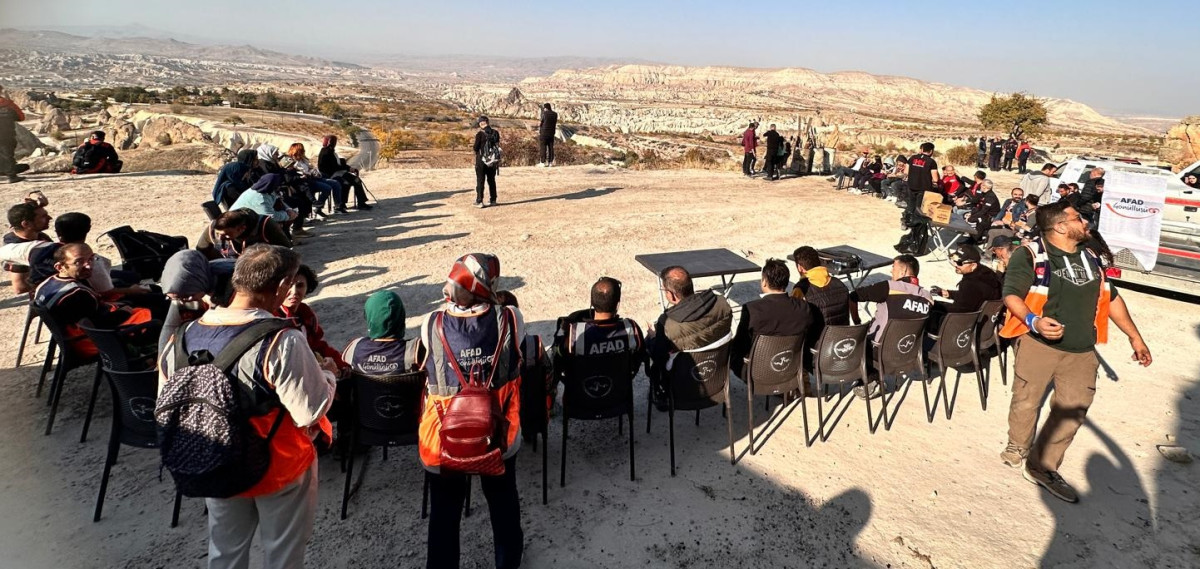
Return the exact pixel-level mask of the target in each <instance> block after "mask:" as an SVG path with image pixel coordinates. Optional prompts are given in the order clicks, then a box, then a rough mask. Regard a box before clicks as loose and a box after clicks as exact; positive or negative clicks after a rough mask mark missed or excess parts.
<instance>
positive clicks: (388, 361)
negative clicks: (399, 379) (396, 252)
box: [342, 290, 423, 375]
mask: <svg viewBox="0 0 1200 569" xmlns="http://www.w3.org/2000/svg"><path fill="white" fill-rule="evenodd" d="M363 312H364V314H365V315H366V318H367V335H366V336H365V337H359V338H355V339H353V340H351V341H350V343H349V344H347V345H346V349H345V350H342V359H344V360H346V362H347V363H349V364H350V369H352V370H353V371H355V372H357V373H361V374H363V375H394V374H399V373H405V372H409V371H413V370H415V369H417V368H418V367H420V364H421V360H422V359H423V358H422V357H420V356H421V355H423V354H418V350H419V349H420V343H419V342H417V341H416V340H408V339H406V338H405V337H404V319H405V317H406V314H405V311H404V301H403V300H401V299H400V295H398V294H396V293H395V292H393V291H390V290H380V291H376V292H374V293H373V294H371V296H369V297H367V302H366V303H365V304H364V305H363Z"/></svg>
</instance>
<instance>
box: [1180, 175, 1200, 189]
mask: <svg viewBox="0 0 1200 569" xmlns="http://www.w3.org/2000/svg"><path fill="white" fill-rule="evenodd" d="M1183 183H1184V184H1187V186H1188V187H1191V188H1196V189H1200V175H1197V174H1196V173H1195V172H1189V173H1188V175H1186V176H1184V177H1183Z"/></svg>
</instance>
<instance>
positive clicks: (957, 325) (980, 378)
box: [929, 312, 990, 419]
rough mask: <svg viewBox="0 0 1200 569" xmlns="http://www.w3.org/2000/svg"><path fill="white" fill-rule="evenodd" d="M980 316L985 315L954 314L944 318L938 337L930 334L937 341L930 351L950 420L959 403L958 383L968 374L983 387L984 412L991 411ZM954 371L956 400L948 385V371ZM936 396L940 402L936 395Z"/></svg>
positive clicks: (981, 392)
mask: <svg viewBox="0 0 1200 569" xmlns="http://www.w3.org/2000/svg"><path fill="white" fill-rule="evenodd" d="M980 314H981V312H952V313H950V314H947V315H946V316H945V317H943V318H942V324H941V327H939V328H938V333H937V334H929V337H930V338H933V339H934V343H933V347H931V348H930V349H929V362H930V364H932V365H933V366H936V367H937V370H938V373H937V374H938V376H939V377H941V383H940V385H939V386H938V389H941V390H942V397H943V399H942V402H943V403H944V404H945V409H944V410H945V413H946V418H947V419H949V418H950V417H951V415H952V414H953V413H954V401H957V400H958V380H959V379H960V378H961V377H962V374H963V373H964V372H965V373H974V374H975V379H976V381H977V382H978V383H979V401H980V404H981V405H983V410H984V411H987V392H988V386H987V381H986V380H985V378H984V373H983V366H981V365H980V363H979V350H978V349H977V347H976V346H977V336H978V332H977V330H978V326H979V320H980ZM989 324H990V323H989ZM951 369H952V370H954V373H955V377H954V399H953V400H951V398H950V386H949V384H948V382H947V381H946V379H947V378H946V371H947V370H951ZM934 395H935V399H936V393H935V394H934Z"/></svg>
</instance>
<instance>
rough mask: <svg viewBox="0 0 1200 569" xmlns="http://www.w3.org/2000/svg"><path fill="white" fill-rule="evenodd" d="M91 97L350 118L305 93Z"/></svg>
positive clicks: (135, 92) (192, 91) (176, 91)
mask: <svg viewBox="0 0 1200 569" xmlns="http://www.w3.org/2000/svg"><path fill="white" fill-rule="evenodd" d="M91 94H92V95H93V96H94V97H95V98H96V99H98V100H101V101H104V100H107V99H112V100H114V101H116V102H118V103H171V104H187V105H200V106H218V105H221V104H222V103H223V102H224V101H229V103H230V105H231V106H233V107H239V108H246V109H261V110H266V111H287V112H303V113H308V114H320V115H325V116H327V117H330V118H333V119H343V118H346V117H348V116H350V115H351V113H349V112H348V111H347V110H346V109H345V108H343V107H342V106H341V105H339V104H338V103H337V102H335V101H331V100H328V99H318V98H317V97H315V96H313V95H308V94H305V93H276V92H275V91H267V92H265V93H243V92H240V91H237V90H234V89H229V88H227V87H225V88H222V89H221V90H219V91H217V90H213V89H200V88H189V87H184V86H175V87H172V88H170V89H167V90H165V91H150V90H147V89H146V88H145V87H104V88H100V89H95V90H93V91H92V92H91Z"/></svg>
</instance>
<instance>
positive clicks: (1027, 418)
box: [1008, 336, 1100, 471]
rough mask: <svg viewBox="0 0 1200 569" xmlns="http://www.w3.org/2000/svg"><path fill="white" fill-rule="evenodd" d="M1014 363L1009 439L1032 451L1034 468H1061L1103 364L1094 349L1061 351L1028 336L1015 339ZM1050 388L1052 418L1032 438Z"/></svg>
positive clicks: (1030, 458) (1027, 460)
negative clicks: (1035, 436) (1051, 390)
mask: <svg viewBox="0 0 1200 569" xmlns="http://www.w3.org/2000/svg"><path fill="white" fill-rule="evenodd" d="M1015 362H1016V363H1015V365H1014V367H1013V375H1014V376H1015V378H1014V379H1013V396H1012V404H1011V405H1010V406H1009V408H1008V442H1009V443H1010V444H1015V445H1017V446H1019V447H1022V448H1027V449H1029V457H1028V458H1027V459H1026V464H1027V465H1029V466H1030V467H1036V468H1040V469H1042V470H1049V471H1057V470H1058V467H1059V466H1060V465H1062V461H1063V455H1065V454H1066V452H1067V447H1069V446H1071V441H1072V440H1074V439H1075V432H1076V431H1078V430H1079V427H1080V425H1082V424H1083V419H1084V417H1086V416H1087V410H1088V407H1090V406H1091V405H1092V399H1094V398H1095V397H1096V372H1097V370H1098V369H1099V367H1100V362H1099V360H1097V359H1096V352H1095V351H1088V352H1084V353H1082V354H1073V353H1070V352H1063V351H1060V350H1056V349H1054V348H1052V347H1050V346H1047V345H1045V344H1042V343H1041V342H1038V341H1037V340H1034V339H1032V338H1029V337H1028V336H1022V337H1021V338H1020V339H1019V340H1017V347H1016V356H1015ZM1051 386H1053V387H1054V393H1053V394H1052V395H1051V396H1050V416H1049V417H1047V418H1046V423H1045V424H1044V425H1042V432H1041V433H1039V434H1038V437H1037V441H1036V442H1034V438H1033V437H1034V432H1035V430H1036V429H1037V420H1038V411H1040V410H1041V408H1042V400H1043V398H1044V397H1045V396H1046V390H1047V389H1049V388H1050V387H1051Z"/></svg>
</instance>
